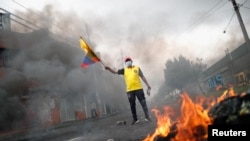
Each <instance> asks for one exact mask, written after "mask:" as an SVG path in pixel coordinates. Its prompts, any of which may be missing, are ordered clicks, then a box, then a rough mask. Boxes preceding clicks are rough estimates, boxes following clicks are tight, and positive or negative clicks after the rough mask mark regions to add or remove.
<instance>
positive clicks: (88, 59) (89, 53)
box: [80, 37, 101, 68]
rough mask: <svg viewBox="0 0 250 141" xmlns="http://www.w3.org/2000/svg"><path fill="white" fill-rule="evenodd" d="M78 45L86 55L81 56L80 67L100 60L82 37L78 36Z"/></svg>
mask: <svg viewBox="0 0 250 141" xmlns="http://www.w3.org/2000/svg"><path fill="white" fill-rule="evenodd" d="M80 47H81V49H82V50H84V52H85V54H86V56H85V57H84V58H83V62H82V64H81V67H83V68H84V67H87V66H89V65H91V64H94V63H97V62H100V61H101V60H100V59H99V58H98V57H97V55H96V54H95V53H94V51H93V50H92V49H91V48H90V47H89V45H88V44H87V43H86V42H85V41H84V40H83V38H82V37H80Z"/></svg>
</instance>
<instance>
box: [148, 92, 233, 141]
mask: <svg viewBox="0 0 250 141" xmlns="http://www.w3.org/2000/svg"><path fill="white" fill-rule="evenodd" d="M235 95H236V94H235V93H234V90H233V88H232V87H231V88H229V89H228V90H226V91H225V92H224V93H223V94H222V95H221V96H220V97H218V98H217V99H210V98H205V97H203V96H200V97H197V99H196V100H197V101H196V103H194V102H193V101H192V100H191V98H190V97H189V96H188V94H187V93H183V94H181V99H182V104H181V109H180V110H181V111H180V112H181V113H180V117H179V118H178V119H177V121H178V123H177V124H176V134H175V136H174V137H173V138H171V141H203V140H206V139H207V137H208V129H207V128H208V125H209V124H212V123H213V119H212V118H211V117H209V116H208V111H209V109H210V108H211V107H212V106H213V105H215V104H216V103H218V102H220V101H222V100H223V99H225V98H226V97H231V96H235ZM205 106H206V107H207V108H204V107H205ZM152 111H153V112H154V113H155V115H156V119H157V128H156V129H155V132H154V133H153V134H151V135H148V136H147V137H146V138H145V139H144V140H143V141H154V140H155V139H156V137H158V136H160V137H167V136H168V135H169V134H170V133H171V132H172V130H171V127H172V126H173V122H172V121H171V118H170V116H171V115H172V114H173V110H172V109H171V108H170V107H168V106H165V107H164V112H165V113H164V114H160V112H159V110H157V109H153V110H152Z"/></svg>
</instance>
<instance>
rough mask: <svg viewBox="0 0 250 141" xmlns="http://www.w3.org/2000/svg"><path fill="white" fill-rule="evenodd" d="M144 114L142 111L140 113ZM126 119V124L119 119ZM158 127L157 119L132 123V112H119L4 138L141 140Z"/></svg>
mask: <svg viewBox="0 0 250 141" xmlns="http://www.w3.org/2000/svg"><path fill="white" fill-rule="evenodd" d="M138 115H140V116H142V115H143V114H142V113H140V112H139V113H138ZM124 120H125V121H126V125H124V124H117V121H124ZM155 128H156V119H155V118H154V115H152V121H151V122H146V121H144V118H142V117H141V122H140V123H139V124H136V125H131V114H130V113H129V111H128V112H126V113H117V114H115V115H112V116H106V117H102V118H96V119H89V120H84V121H78V122H72V123H67V124H62V125H60V126H57V127H53V128H52V127H51V128H47V129H43V130H40V131H37V130H36V131H29V132H26V133H25V134H21V135H15V136H12V137H11V138H8V139H4V140H8V141H107V140H108V139H113V141H141V140H143V139H144V138H145V137H146V136H147V135H148V134H150V133H153V131H154V130H155Z"/></svg>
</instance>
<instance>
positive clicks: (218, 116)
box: [154, 93, 250, 141]
mask: <svg viewBox="0 0 250 141" xmlns="http://www.w3.org/2000/svg"><path fill="white" fill-rule="evenodd" d="M208 114H209V117H211V118H212V119H213V125H229V124H240V125H241V124H242V125H243V124H244V125H246V124H249V125H250V93H246V94H244V95H236V96H232V97H228V98H226V99H224V100H222V101H220V102H219V103H217V104H216V105H214V106H213V107H211V109H210V110H209V113H208ZM200 129H201V130H200ZM202 129H204V128H202V127H201V128H200V127H197V130H199V131H200V133H199V134H200V135H197V141H203V140H200V139H199V136H202V131H203V130H202ZM194 130H196V129H194ZM176 134H177V130H176V124H173V125H172V127H171V131H170V133H169V134H168V135H167V136H166V137H162V136H157V137H155V139H154V141H171V139H173V138H174V137H175V135H176Z"/></svg>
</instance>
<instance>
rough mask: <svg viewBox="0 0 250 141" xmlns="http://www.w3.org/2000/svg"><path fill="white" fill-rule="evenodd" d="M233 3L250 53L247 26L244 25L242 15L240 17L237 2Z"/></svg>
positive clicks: (233, 1)
mask: <svg viewBox="0 0 250 141" xmlns="http://www.w3.org/2000/svg"><path fill="white" fill-rule="evenodd" d="M231 1H232V4H233V7H234V11H235V12H236V15H237V18H238V20H239V23H240V27H241V30H242V33H243V36H244V38H245V42H246V45H247V49H248V51H250V40H249V37H248V35H247V31H246V28H245V25H244V23H243V20H242V18H241V15H240V12H239V7H238V5H237V3H236V2H235V0H231Z"/></svg>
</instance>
